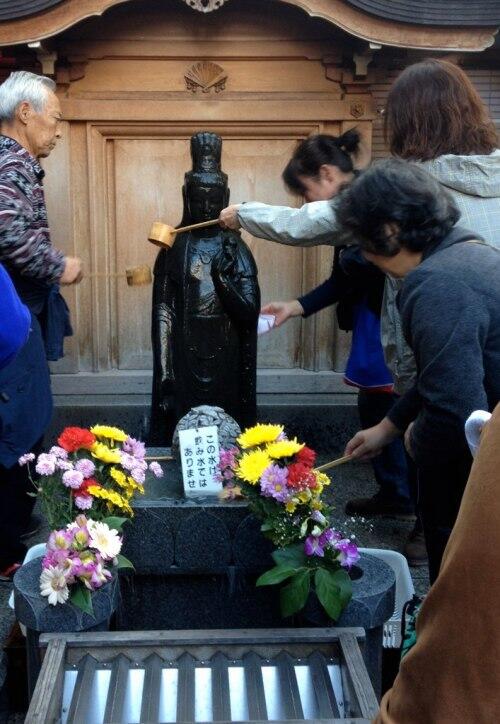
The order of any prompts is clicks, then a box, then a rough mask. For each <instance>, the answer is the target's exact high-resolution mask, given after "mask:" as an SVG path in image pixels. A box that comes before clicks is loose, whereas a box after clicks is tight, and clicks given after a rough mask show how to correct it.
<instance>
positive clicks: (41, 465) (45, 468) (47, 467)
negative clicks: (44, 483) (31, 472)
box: [35, 453, 57, 475]
mask: <svg viewBox="0 0 500 724" xmlns="http://www.w3.org/2000/svg"><path fill="white" fill-rule="evenodd" d="M56 462H57V458H56V456H55V455H51V454H50V453H41V454H40V455H39V456H38V460H37V463H36V466H35V470H36V471H37V473H38V474H39V475H53V474H54V473H55V470H56Z"/></svg>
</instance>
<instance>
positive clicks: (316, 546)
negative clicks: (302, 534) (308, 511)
mask: <svg viewBox="0 0 500 724" xmlns="http://www.w3.org/2000/svg"><path fill="white" fill-rule="evenodd" d="M304 551H305V554H306V556H320V557H321V558H323V557H324V555H325V551H324V550H323V544H322V543H321V536H319V537H316V536H315V535H310V536H308V537H307V538H306V540H305V543H304Z"/></svg>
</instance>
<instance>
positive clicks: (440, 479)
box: [417, 453, 472, 585]
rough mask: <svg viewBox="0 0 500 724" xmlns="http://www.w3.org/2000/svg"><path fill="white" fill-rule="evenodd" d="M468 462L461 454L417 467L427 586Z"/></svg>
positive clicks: (447, 533)
mask: <svg viewBox="0 0 500 724" xmlns="http://www.w3.org/2000/svg"><path fill="white" fill-rule="evenodd" d="M471 465H472V457H471V456H470V455H468V454H466V453H463V454H461V455H458V456H457V458H456V460H455V461H453V462H452V463H449V464H448V465H433V466H432V467H419V468H418V493H417V496H418V498H417V508H418V512H419V515H420V519H421V521H422V526H423V529H424V536H425V545H426V547H427V555H428V558H429V579H430V582H431V585H432V584H433V583H434V581H435V580H436V578H437V576H438V573H439V568H440V566H441V559H442V557H443V553H444V549H445V548H446V544H447V542H448V538H449V537H450V534H451V531H452V529H453V526H454V525H455V521H456V519H457V516H458V511H459V508H460V503H461V501H462V496H463V493H464V490H465V486H466V484H467V480H468V477H469V473H470V469H471Z"/></svg>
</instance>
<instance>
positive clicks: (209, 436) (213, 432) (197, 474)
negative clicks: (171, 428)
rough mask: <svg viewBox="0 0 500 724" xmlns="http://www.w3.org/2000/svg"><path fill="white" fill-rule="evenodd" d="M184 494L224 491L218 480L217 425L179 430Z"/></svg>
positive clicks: (212, 493)
mask: <svg viewBox="0 0 500 724" xmlns="http://www.w3.org/2000/svg"><path fill="white" fill-rule="evenodd" d="M179 446H180V452H181V463H182V478H183V480H184V494H185V495H186V496H188V497H189V496H191V495H214V494H217V493H218V492H219V491H220V490H222V483H221V482H219V481H218V480H217V477H216V476H217V472H218V468H217V464H218V462H219V435H218V430H217V427H215V425H213V426H212V427H199V428H197V429H191V430H179Z"/></svg>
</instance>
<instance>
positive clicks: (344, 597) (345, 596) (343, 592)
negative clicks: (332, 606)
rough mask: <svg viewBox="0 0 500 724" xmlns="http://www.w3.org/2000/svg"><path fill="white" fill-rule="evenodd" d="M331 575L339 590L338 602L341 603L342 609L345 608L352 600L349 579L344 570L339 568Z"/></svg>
mask: <svg viewBox="0 0 500 724" xmlns="http://www.w3.org/2000/svg"><path fill="white" fill-rule="evenodd" d="M331 575H332V579H333V580H334V581H335V585H337V586H338V587H339V589H340V600H341V601H342V608H345V607H346V606H347V604H348V603H349V601H350V600H351V598H352V581H351V578H350V576H349V574H348V572H347V571H346V570H345V568H340V569H339V570H338V571H335V573H333V574H331Z"/></svg>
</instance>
